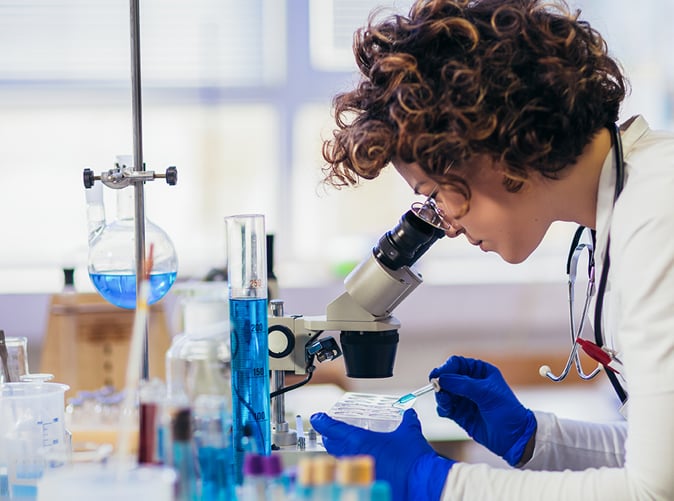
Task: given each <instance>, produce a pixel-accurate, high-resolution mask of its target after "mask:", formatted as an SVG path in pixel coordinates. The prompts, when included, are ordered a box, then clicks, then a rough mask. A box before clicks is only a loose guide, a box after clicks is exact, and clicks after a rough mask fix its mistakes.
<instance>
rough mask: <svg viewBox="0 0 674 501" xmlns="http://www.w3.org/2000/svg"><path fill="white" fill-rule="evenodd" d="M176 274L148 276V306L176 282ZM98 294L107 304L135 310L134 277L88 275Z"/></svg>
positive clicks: (120, 274)
mask: <svg viewBox="0 0 674 501" xmlns="http://www.w3.org/2000/svg"><path fill="white" fill-rule="evenodd" d="M176 275H177V273H176V272H175V271H173V272H169V273H152V274H150V300H149V301H148V304H153V303H156V302H157V301H159V300H160V299H161V298H163V297H164V295H165V294H166V293H167V292H168V291H169V289H170V288H171V286H172V285H173V282H175V281H176ZM89 277H91V281H92V282H93V284H94V287H96V289H97V290H98V292H99V293H100V294H101V296H103V298H104V299H105V300H106V301H108V302H109V303H112V304H114V305H115V306H119V307H120V308H127V309H130V310H133V309H135V308H136V275H135V273H134V274H128V273H127V274H122V273H89Z"/></svg>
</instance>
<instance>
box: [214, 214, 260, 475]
mask: <svg viewBox="0 0 674 501" xmlns="http://www.w3.org/2000/svg"><path fill="white" fill-rule="evenodd" d="M225 223H226V227H227V270H228V284H229V314H230V323H231V334H230V336H231V350H232V404H233V405H232V411H233V423H232V424H233V445H234V455H235V458H234V463H235V470H236V472H235V473H236V478H237V483H238V484H241V482H242V480H243V459H244V455H245V454H246V453H247V452H253V453H257V454H263V455H269V454H271V422H270V413H271V409H270V398H269V350H268V342H267V274H266V273H267V272H266V270H267V268H266V266H267V258H266V233H265V222H264V216H263V215H261V214H242V215H235V216H229V217H226V218H225Z"/></svg>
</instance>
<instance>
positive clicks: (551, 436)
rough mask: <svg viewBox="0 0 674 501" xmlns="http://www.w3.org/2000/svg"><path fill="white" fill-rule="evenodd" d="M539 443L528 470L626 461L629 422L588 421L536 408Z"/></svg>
mask: <svg viewBox="0 0 674 501" xmlns="http://www.w3.org/2000/svg"><path fill="white" fill-rule="evenodd" d="M534 414H535V415H536V422H537V424H538V426H537V429H536V446H535V448H534V454H533V456H532V457H531V459H530V460H529V462H528V463H526V464H525V465H524V466H523V469H525V470H548V471H561V470H565V469H569V470H576V471H578V470H584V469H586V468H596V467H599V466H608V467H622V466H623V465H624V463H625V438H626V437H627V423H626V422H624V421H618V422H614V423H586V422H581V421H574V420H571V419H560V418H558V417H557V416H555V415H554V414H551V413H549V412H541V411H535V412H534Z"/></svg>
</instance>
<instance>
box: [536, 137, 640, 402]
mask: <svg viewBox="0 0 674 501" xmlns="http://www.w3.org/2000/svg"><path fill="white" fill-rule="evenodd" d="M608 129H609V131H610V133H611V141H612V144H613V155H614V159H615V160H614V163H615V169H616V182H615V190H614V196H613V203H614V204H615V202H616V200H617V199H618V197H619V196H620V193H621V192H622V190H623V187H624V184H625V161H624V156H623V148H622V141H621V139H620V129H619V127H618V125H617V124H611V125H610V126H608ZM585 229H586V228H585V227H583V226H581V227H579V228H578V230H576V233H575V235H574V237H573V240H572V242H571V248H570V249H569V256H568V259H567V262H566V273H567V275H568V276H569V281H568V283H569V317H570V324H571V341H572V346H571V353H570V354H569V358H568V359H567V362H566V365H565V366H564V369H563V370H562V372H561V373H560V375H559V376H555V375H554V374H553V373H552V372H551V371H550V370H549V368H548V367H547V366H544V367H541V375H544V376H546V377H547V378H548V379H550V380H552V381H555V382H558V381H562V380H564V379H565V378H566V376H567V375H568V374H569V372H570V370H571V366H572V365H574V363H575V366H576V371H577V372H578V376H579V377H580V378H581V379H584V380H588V379H592V378H594V377H595V376H596V375H597V374H598V373H599V372H600V371H601V369H602V367H603V366H602V365H601V364H599V365H598V366H597V368H596V369H594V370H593V371H592V372H591V373H589V374H585V372H584V371H583V368H582V365H581V361H580V356H579V353H578V344H579V343H578V340H579V338H581V334H582V330H583V326H584V321H585V318H586V315H587V310H588V307H589V303H590V299H591V297H592V296H593V295H594V292H595V291H594V278H595V277H594V241H595V232H594V230H592V231H591V235H592V244H589V243H588V244H585V243H580V239H581V237H582V234H583V233H584V231H585ZM610 244H611V235H610V234H609V235H608V236H607V239H606V250H605V252H604V261H603V266H602V271H601V276H600V278H599V284H598V287H597V291H596V294H597V301H596V305H595V310H594V336H595V344H596V346H597V347H599V348H601V347H602V346H603V345H604V336H603V332H602V311H603V306H604V296H605V293H606V285H607V281H608V271H609V268H610V266H611V260H610V254H609V248H610ZM586 248H587V250H588V252H589V258H588V277H589V281H588V288H587V291H586V294H585V303H584V305H583V311H582V316H581V320H580V325H579V326H578V329H576V327H575V322H574V318H573V303H574V286H575V281H576V271H577V267H578V260H579V258H580V255H581V254H582V251H583V250H584V249H586ZM606 374H607V376H608V378H609V380H610V382H611V385H612V386H613V388H614V389H615V391H616V394H617V395H618V397H619V398H620V400H621V402H623V403H624V402H625V401H626V400H627V392H626V391H625V389H624V388H623V387H622V385H621V384H620V381H619V380H618V377H617V375H616V373H615V372H613V371H612V370H607V371H606Z"/></svg>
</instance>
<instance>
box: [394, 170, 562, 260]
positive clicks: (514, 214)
mask: <svg viewBox="0 0 674 501" xmlns="http://www.w3.org/2000/svg"><path fill="white" fill-rule="evenodd" d="M393 164H394V165H395V168H396V170H397V171H398V172H399V173H400V175H401V176H402V177H403V178H404V179H405V181H407V183H408V184H409V185H410V187H412V189H413V190H414V192H415V193H417V194H420V195H424V196H429V195H431V194H432V193H433V191H434V190H436V188H438V186H437V184H436V182H435V181H434V180H433V179H431V178H430V177H428V175H427V174H426V173H425V172H424V171H423V170H422V169H421V168H420V167H419V165H418V164H415V163H414V164H408V163H405V162H402V161H400V160H396V161H394V162H393ZM464 172H465V173H466V174H465V175H464V174H463V173H464ZM457 174H458V175H461V176H462V177H463V178H464V179H465V181H466V182H467V184H468V186H469V187H470V190H471V199H470V201H469V208H468V212H466V213H465V214H463V215H461V213H462V209H463V207H464V205H465V199H464V198H463V196H462V195H460V194H458V193H456V192H455V191H454V190H452V189H451V188H449V187H446V186H440V187H439V188H438V191H437V194H436V195H435V197H434V198H435V201H436V203H437V205H438V207H439V208H440V209H441V210H442V212H443V214H444V219H445V221H446V222H447V223H449V224H450V225H451V229H450V230H448V231H447V232H446V233H447V236H449V237H456V236H459V235H461V234H463V235H464V236H465V237H466V239H467V240H468V241H469V242H470V243H471V244H473V245H475V246H478V247H480V249H482V250H483V251H485V252H488V251H492V252H496V253H497V254H499V255H500V256H501V257H502V258H503V259H504V260H505V261H507V262H509V263H521V262H522V261H524V260H525V259H526V258H527V257H529V255H530V254H531V253H532V252H533V251H534V250H535V249H536V247H538V244H540V242H541V240H542V239H543V236H544V235H545V233H546V231H547V230H548V228H549V227H550V224H551V222H552V220H553V218H551V217H550V214H549V210H547V209H548V208H547V207H546V205H549V204H546V203H545V199H546V187H547V183H545V181H544V180H542V179H538V178H535V177H534V178H533V179H529V180H528V181H527V183H526V184H525V186H524V187H523V188H522V189H521V190H520V191H518V192H516V193H510V192H508V191H507V190H506V189H505V187H504V186H503V179H504V178H503V173H502V171H501V170H500V169H499V168H498V165H497V164H495V163H494V162H493V161H491V160H490V159H488V158H486V157H479V158H476V159H474V160H472V161H470V163H469V164H467V165H466V166H465V168H462V169H461V171H460V172H458V171H457Z"/></svg>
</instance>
